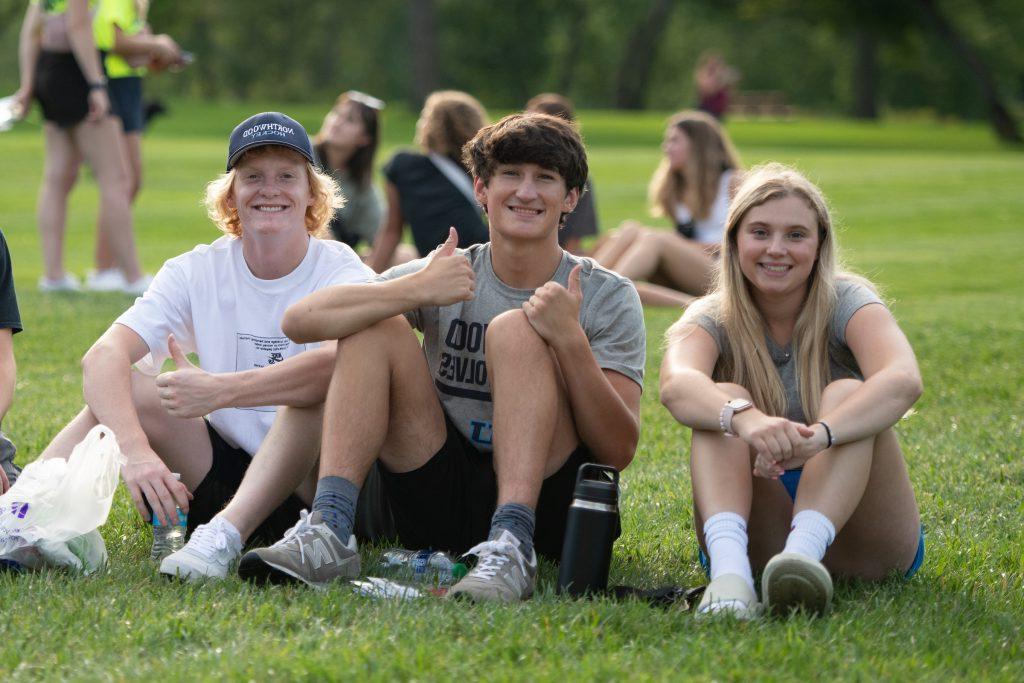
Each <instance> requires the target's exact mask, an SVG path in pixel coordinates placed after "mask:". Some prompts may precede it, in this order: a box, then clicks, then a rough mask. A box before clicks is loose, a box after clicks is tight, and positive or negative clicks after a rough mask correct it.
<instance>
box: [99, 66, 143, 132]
mask: <svg viewBox="0 0 1024 683" xmlns="http://www.w3.org/2000/svg"><path fill="white" fill-rule="evenodd" d="M107 94H108V95H109V96H110V107H111V108H112V109H113V110H114V113H115V114H117V117H118V118H119V119H121V127H122V128H124V132H125V133H139V132H141V131H142V123H143V116H142V113H143V112H142V78H141V77H139V76H126V77H124V78H111V79H110V80H109V81H107Z"/></svg>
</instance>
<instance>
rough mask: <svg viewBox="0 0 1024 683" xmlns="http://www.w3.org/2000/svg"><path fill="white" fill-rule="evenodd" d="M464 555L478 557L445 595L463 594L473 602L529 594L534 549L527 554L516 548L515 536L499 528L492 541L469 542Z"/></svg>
mask: <svg viewBox="0 0 1024 683" xmlns="http://www.w3.org/2000/svg"><path fill="white" fill-rule="evenodd" d="M466 554H467V555H476V556H477V557H479V558H480V561H479V562H477V564H476V566H475V567H473V569H472V570H470V572H469V573H468V574H466V575H465V576H464V577H462V580H461V581H459V582H458V583H457V584H455V585H454V586H452V588H451V590H449V591H448V597H449V598H467V599H469V600H473V601H475V602H484V601H498V602H516V601H518V600H526V599H527V598H528V597H530V596H531V595H533V585H534V584H535V583H536V582H537V553H535V552H534V551H532V550H531V551H530V558H529V559H527V558H526V557H524V556H523V553H522V551H520V550H519V539H518V538H516V537H515V535H513V534H512V532H510V531H502V532H501V536H499V537H498V540H496V541H485V542H484V543H480V544H479V545H476V546H473V548H471V549H470V551H469V552H468V553H466Z"/></svg>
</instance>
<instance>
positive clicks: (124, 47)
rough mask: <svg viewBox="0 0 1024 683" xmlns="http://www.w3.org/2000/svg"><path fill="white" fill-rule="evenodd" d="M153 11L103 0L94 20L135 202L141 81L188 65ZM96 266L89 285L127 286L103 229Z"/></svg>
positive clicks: (132, 1) (133, 0) (138, 2)
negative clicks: (151, 21)
mask: <svg viewBox="0 0 1024 683" xmlns="http://www.w3.org/2000/svg"><path fill="white" fill-rule="evenodd" d="M148 10H149V2H148V0H102V2H100V4H99V9H98V11H97V13H96V18H95V19H94V20H93V36H94V37H95V39H96V46H97V47H98V48H99V49H100V50H101V51H102V52H103V67H104V70H105V71H106V74H107V92H108V94H109V95H110V106H111V109H112V110H113V112H114V114H116V115H117V118H118V119H120V122H121V133H122V135H121V142H122V145H121V150H122V152H123V154H124V162H125V168H127V169H128V200H129V202H132V203H134V202H135V199H136V198H137V197H138V194H139V190H140V189H141V188H142V129H143V127H144V125H145V120H144V119H145V116H144V105H143V102H142V79H143V77H144V76H145V75H146V73H147V71H148V69H147V67H149V68H151V69H153V70H156V71H161V70H163V69H166V68H168V67H173V66H183V65H184V63H185V61H184V57H183V53H182V51H181V48H180V47H178V44H177V43H176V42H175V41H174V39H173V38H171V37H170V36H168V35H165V34H160V35H154V34H153V33H152V32H151V31H150V29H149V25H148V24H147V23H146V15H147V12H148ZM95 264H96V267H95V269H94V270H92V271H90V272H89V273H87V274H86V279H85V286H86V288H87V289H91V290H94V291H115V290H120V289H124V287H125V284H126V280H125V277H124V274H123V273H122V272H121V271H120V270H119V269H118V268H117V264H116V262H115V260H114V251H113V249H112V248H111V246H110V245H109V244H107V238H106V237H105V235H104V234H103V233H102V232H97V234H96V256H95Z"/></svg>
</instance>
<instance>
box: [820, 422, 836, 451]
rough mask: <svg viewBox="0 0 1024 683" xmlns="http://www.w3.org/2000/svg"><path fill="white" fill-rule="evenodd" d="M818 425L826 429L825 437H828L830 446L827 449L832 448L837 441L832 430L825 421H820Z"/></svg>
mask: <svg viewBox="0 0 1024 683" xmlns="http://www.w3.org/2000/svg"><path fill="white" fill-rule="evenodd" d="M818 424H820V425H821V426H822V427H824V428H825V436H827V437H828V446H825V448H832V446H833V445H834V444H835V442H836V440H835V439H833V438H832V429H831V427H829V426H828V425H827V424H826V423H825V422H824V421H823V420H818Z"/></svg>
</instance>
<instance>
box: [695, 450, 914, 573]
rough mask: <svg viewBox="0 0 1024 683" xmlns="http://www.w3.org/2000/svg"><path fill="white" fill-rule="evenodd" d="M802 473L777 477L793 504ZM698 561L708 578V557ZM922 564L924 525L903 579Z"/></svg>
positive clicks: (799, 470)
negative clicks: (915, 552) (912, 558)
mask: <svg viewBox="0 0 1024 683" xmlns="http://www.w3.org/2000/svg"><path fill="white" fill-rule="evenodd" d="M803 473H804V470H803V468H802V467H800V468H797V469H795V470H786V471H785V472H783V473H782V476H781V477H779V481H780V482H782V485H783V486H784V487H786V493H788V494H789V497H790V499H792V500H793V502H796V490H797V487H799V486H800V477H801V476H802V475H803ZM698 559H699V560H700V565H701V566H702V567H703V568H704V573H705V574H707V575H708V576H710V575H711V563H710V562H709V561H708V556H707V555H706V554H705V553H704V551H703V550H700V551H699V554H698ZM923 562H924V524H922V525H921V535H920V536H919V537H918V541H917V554H915V555H914V561H913V563H911V565H910V568H909V569H908V570H907V571H906V573H904V574H903V578H904V579H909V578H911V577H912V576H914V574H916V573H917V570H918V569H920V568H921V564H922V563H923Z"/></svg>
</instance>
